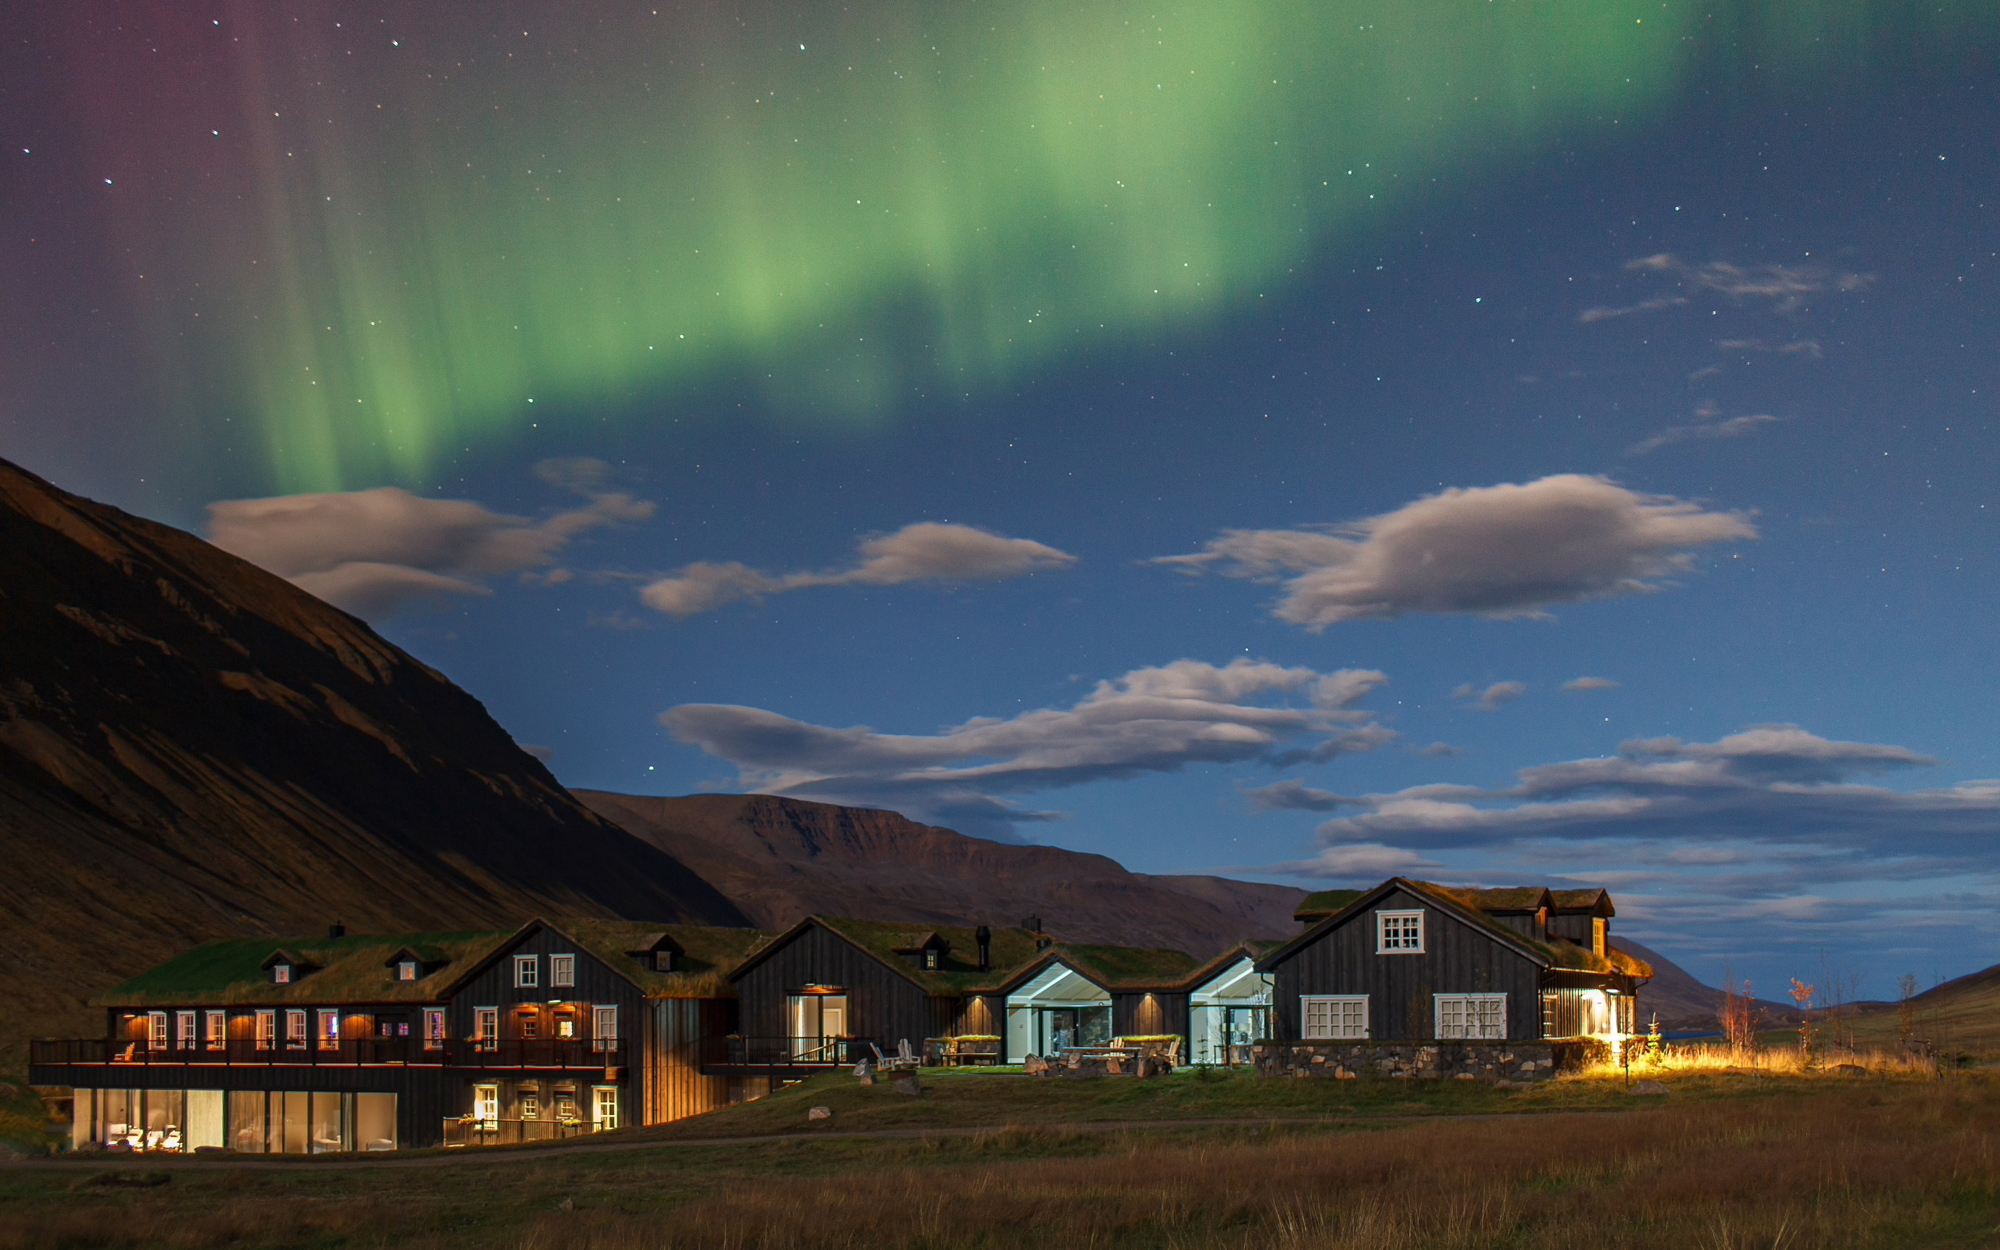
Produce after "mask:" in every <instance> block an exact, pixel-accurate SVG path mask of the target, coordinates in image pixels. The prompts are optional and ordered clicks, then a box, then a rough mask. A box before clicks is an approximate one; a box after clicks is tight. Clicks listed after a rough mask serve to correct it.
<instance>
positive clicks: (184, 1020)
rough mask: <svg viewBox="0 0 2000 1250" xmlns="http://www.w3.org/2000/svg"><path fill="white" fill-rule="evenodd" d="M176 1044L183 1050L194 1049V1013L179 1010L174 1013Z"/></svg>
mask: <svg viewBox="0 0 2000 1250" xmlns="http://www.w3.org/2000/svg"><path fill="white" fill-rule="evenodd" d="M174 1045H175V1046H177V1047H179V1048H180V1049H182V1050H193V1049H194V1013H193V1012H192V1011H177V1012H175V1013H174Z"/></svg>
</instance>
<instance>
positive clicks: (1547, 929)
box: [1256, 877, 1651, 1041]
mask: <svg viewBox="0 0 2000 1250" xmlns="http://www.w3.org/2000/svg"><path fill="white" fill-rule="evenodd" d="M1308 904H1313V900H1311V899H1309V900H1308ZM1610 915H1611V901H1610V896H1609V895H1608V894H1605V893H1604V891H1602V890H1598V891H1564V892H1563V895H1562V897H1561V899H1558V897H1557V896H1556V895H1554V894H1552V892H1551V891H1549V890H1547V889H1544V888H1542V887H1539V886H1535V887H1523V888H1511V889H1500V890H1476V889H1458V888H1453V887H1447V886H1440V885H1434V884H1432V883H1429V882H1422V881H1412V880H1408V879H1406V878H1402V877H1394V878H1391V879H1390V880H1388V881H1385V882H1383V883H1382V884H1381V885H1379V886H1376V887H1375V888H1374V889H1372V890H1368V891H1365V892H1359V893H1355V894H1353V896H1352V897H1347V898H1334V899H1322V901H1321V902H1319V903H1317V904H1315V905H1313V906H1302V908H1301V919H1302V920H1304V921H1305V922H1306V923H1307V925H1308V927H1307V928H1306V930H1305V931H1304V932H1303V933H1301V934H1300V935H1299V936H1297V937H1296V938H1293V939H1292V940H1291V941H1289V942H1287V943H1285V944H1284V945H1283V946H1280V947H1278V948H1277V949H1276V950H1273V951H1271V952H1270V953H1269V954H1267V955H1265V956H1264V957H1263V958H1261V959H1260V960H1258V962H1257V965H1256V966H1257V968H1258V970H1259V971H1262V972H1266V973H1268V974H1270V976H1271V977H1272V984H1273V991H1272V1034H1273V1036H1274V1037H1275V1038H1277V1039H1278V1040H1286V1041H1289V1040H1317V1039H1342V1038H1379V1039H1387V1040H1405V1041H1408V1040H1431V1039H1490V1040H1537V1039H1549V1038H1558V1037H1575V1036H1580V1035H1585V1034H1608V1033H1611V1032H1630V1031H1631V1028H1632V1025H1633V1021H1634V1019H1635V1011H1636V1008H1635V1002H1636V994H1637V990H1638V986H1639V984H1640V983H1641V982H1642V981H1643V980H1644V979H1645V978H1647V977H1649V976H1650V975H1651V969H1650V968H1648V967H1647V966H1646V965H1645V964H1644V963H1642V962H1640V961H1638V960H1636V959H1633V958H1632V957H1631V956H1629V955H1627V954H1625V953H1624V952H1622V951H1619V950H1617V949H1616V948H1614V947H1612V946H1611V945H1610V943H1609V929H1608V924H1609V919H1610ZM1570 933H1580V934H1582V935H1583V936H1584V941H1583V942H1581V943H1579V942H1577V941H1575V940H1572V939H1571V938H1570V937H1569V936H1568V935H1569V934H1570Z"/></svg>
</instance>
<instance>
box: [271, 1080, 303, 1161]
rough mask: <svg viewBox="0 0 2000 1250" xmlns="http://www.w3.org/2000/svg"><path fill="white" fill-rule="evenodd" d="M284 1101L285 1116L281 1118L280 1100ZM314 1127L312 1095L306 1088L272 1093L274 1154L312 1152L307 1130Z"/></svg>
mask: <svg viewBox="0 0 2000 1250" xmlns="http://www.w3.org/2000/svg"><path fill="white" fill-rule="evenodd" d="M280 1100H282V1101H283V1103H284V1116H283V1118H282V1119H280V1118H279V1114H278V1111H279V1102H280ZM311 1127H312V1095H311V1094H309V1093H307V1092H305V1091H304V1090H296V1089H293V1090H286V1091H285V1092H284V1093H282V1094H275V1093H274V1094H272V1095H271V1138H272V1141H273V1142H274V1143H275V1148H274V1149H273V1150H272V1152H271V1153H273V1154H288V1155H302V1154H307V1153H310V1151H309V1150H308V1147H307V1143H308V1142H309V1141H310V1140H311V1138H310V1135H309V1133H308V1131H307V1130H309V1129H310V1128H311Z"/></svg>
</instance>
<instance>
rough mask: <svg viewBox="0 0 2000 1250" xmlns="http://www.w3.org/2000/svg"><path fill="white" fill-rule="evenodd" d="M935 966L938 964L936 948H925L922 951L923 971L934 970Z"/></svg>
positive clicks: (935, 969)
mask: <svg viewBox="0 0 2000 1250" xmlns="http://www.w3.org/2000/svg"><path fill="white" fill-rule="evenodd" d="M937 966H938V953H937V950H936V948H932V949H929V950H926V951H925V952H924V971H925V972H936V971H937Z"/></svg>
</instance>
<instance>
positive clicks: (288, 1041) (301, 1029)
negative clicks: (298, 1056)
mask: <svg viewBox="0 0 2000 1250" xmlns="http://www.w3.org/2000/svg"><path fill="white" fill-rule="evenodd" d="M285 1045H287V1046H289V1047H291V1048H292V1049H294V1050H304V1049H305V1048H306V1013H305V1011H304V1010H303V1009H302V1008H298V1007H293V1008H291V1009H289V1010H288V1011H286V1012H285Z"/></svg>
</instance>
